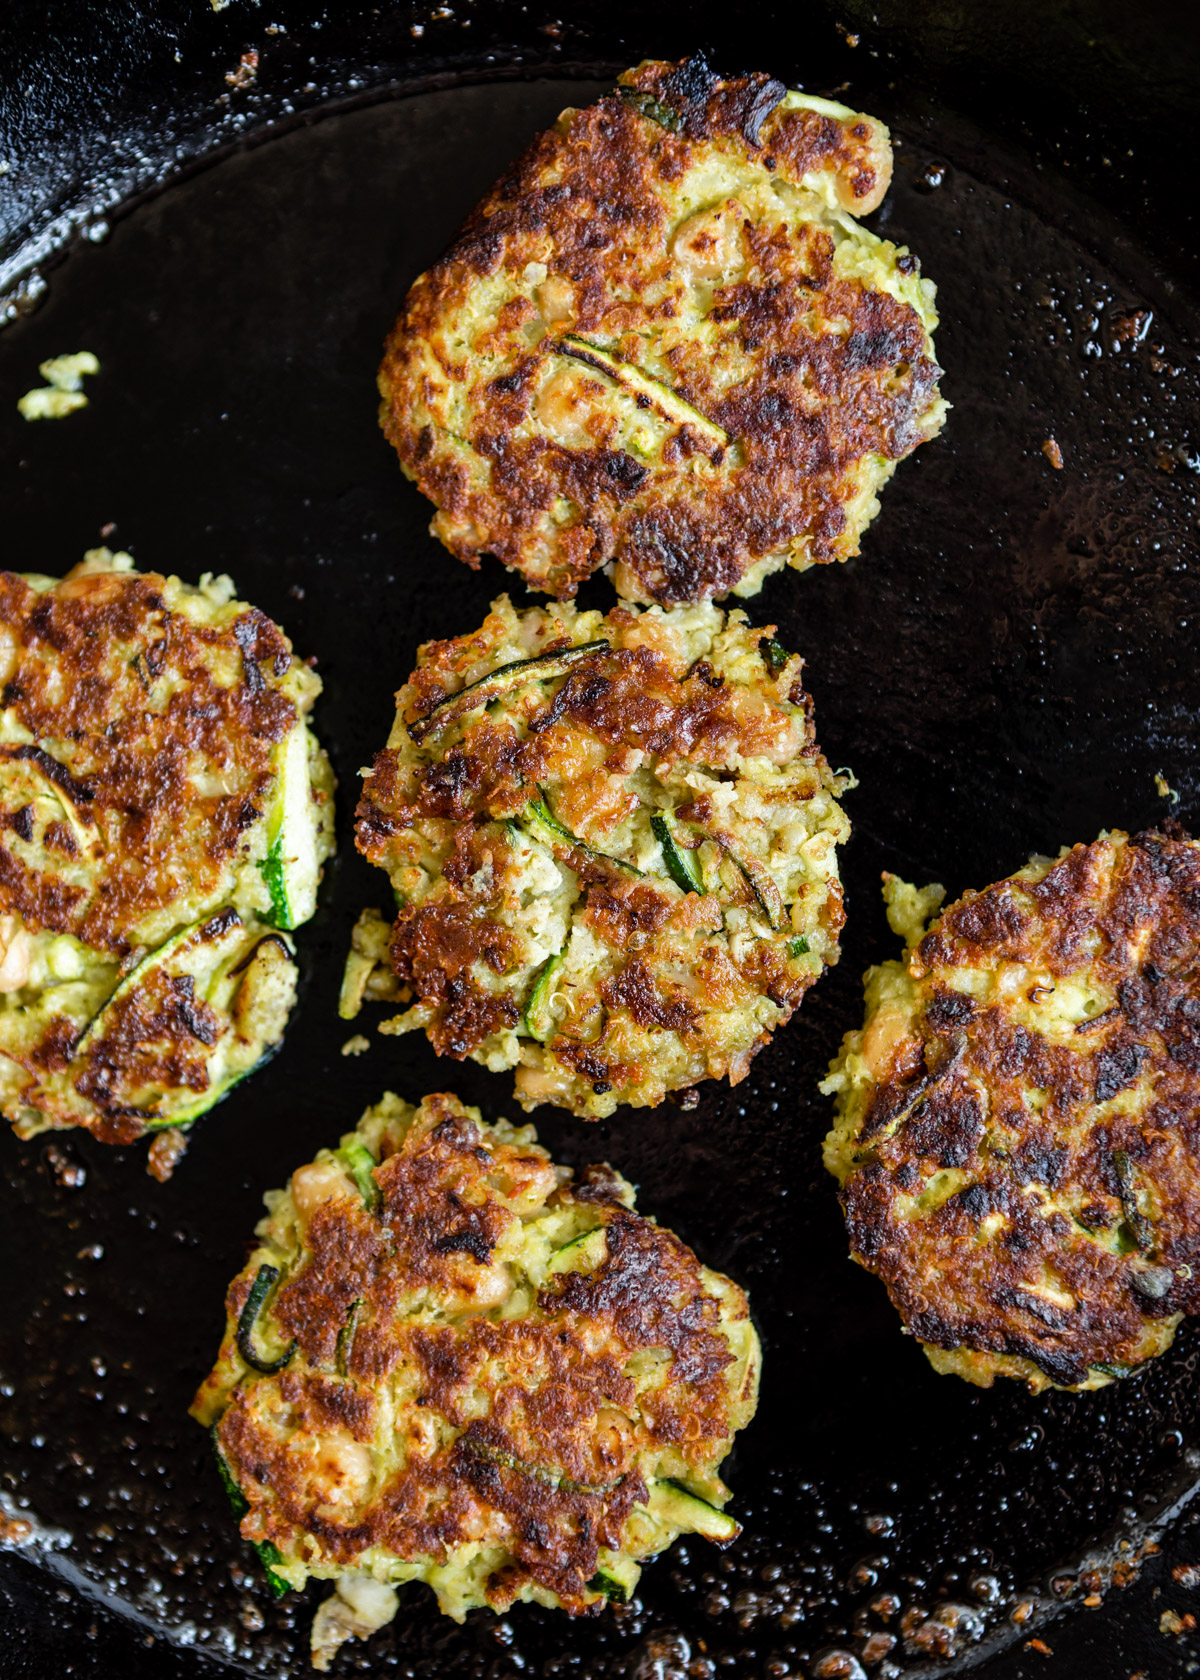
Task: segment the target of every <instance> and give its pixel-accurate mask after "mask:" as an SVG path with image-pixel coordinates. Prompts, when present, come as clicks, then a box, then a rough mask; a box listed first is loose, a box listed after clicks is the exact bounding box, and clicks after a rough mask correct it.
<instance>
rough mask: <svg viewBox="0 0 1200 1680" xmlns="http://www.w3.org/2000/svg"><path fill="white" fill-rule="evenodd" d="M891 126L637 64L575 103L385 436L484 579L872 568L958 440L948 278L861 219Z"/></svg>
mask: <svg viewBox="0 0 1200 1680" xmlns="http://www.w3.org/2000/svg"><path fill="white" fill-rule="evenodd" d="M890 177H891V147H890V143H889V139H888V135H887V131H886V129H885V128H884V127H883V125H882V124H881V123H878V122H876V121H875V120H874V119H873V118H870V117H866V116H863V115H861V114H859V113H856V112H854V111H851V110H849V109H847V108H846V107H845V106H841V105H835V104H833V103H831V102H830V101H828V100H822V99H816V98H813V97H810V96H808V95H804V94H794V93H788V92H786V90H785V89H784V87H783V85H782V84H781V83H779V82H776V81H773V80H771V79H770V78H769V77H767V76H764V75H761V74H756V75H749V76H739V77H733V78H729V79H721V78H718V77H716V76H714V75H713V74H712V73H711V72H710V71H709V70H708V68H707V66H706V65H705V64H704V63H703V61H702V60H700V59H690V60H687V61H685V62H683V63H681V64H678V65H673V64H667V63H650V62H648V63H644V64H642V65H640V66H638V68H637V69H635V70H631V71H627V72H626V73H625V74H624V75H623V76H622V77H621V78H620V85H619V87H618V89H617V91H616V92H615V93H614V94H612V95H611V96H609V97H606V98H603V99H601V100H599V101H598V102H597V103H596V104H595V105H591V106H589V107H587V108H586V109H584V110H566V111H564V112H563V114H562V116H561V117H560V118H559V120H558V122H557V124H556V125H555V127H554V128H553V129H551V130H550V131H549V132H548V133H546V134H544V135H542V136H541V137H540V139H538V140H537V141H535V142H534V144H533V145H532V146H531V147H530V149H529V151H528V152H526V154H525V155H524V157H523V158H521V159H520V160H519V161H518V162H517V163H516V164H515V165H514V166H513V167H512V169H511V170H510V171H509V172H508V174H507V175H506V176H505V177H504V178H503V179H502V180H501V181H500V182H499V183H498V185H497V186H496V187H495V188H494V189H493V191H492V192H491V194H490V195H489V196H488V197H487V198H486V199H484V201H483V203H482V204H480V206H479V207H478V209H477V210H476V211H475V212H474V214H473V215H472V216H471V218H470V219H469V220H468V222H467V224H466V226H465V227H464V229H463V231H462V233H461V234H460V235H459V237H458V239H457V240H456V242H455V243H454V244H453V245H452V246H451V248H450V250H449V251H448V252H447V253H446V255H445V256H444V257H443V258H442V259H441V260H440V261H439V262H437V263H436V264H435V265H434V266H433V268H431V269H430V270H429V271H428V273H426V274H423V275H422V276H421V277H420V278H419V279H418V280H417V281H416V282H415V283H414V285H413V287H412V289H411V291H410V292H409V295H408V298H407V300H406V302H405V305H404V309H403V311H402V313H401V315H400V318H399V320H398V322H397V324H396V326H395V328H394V330H393V332H392V335H391V337H390V338H389V340H388V344H387V349H386V353H385V356H384V361H383V365H382V367H381V369H380V374H379V385H380V391H381V393H382V396H383V406H382V410H381V419H382V424H383V428H384V431H385V432H386V434H387V436H388V438H389V439H390V441H391V442H392V443H393V444H394V445H395V448H396V450H397V452H398V453H399V456H400V460H401V464H402V465H403V467H404V470H405V472H406V473H407V474H408V475H409V476H410V477H411V478H415V479H416V481H417V483H418V484H419V486H420V488H421V489H422V490H423V491H424V493H425V494H426V495H427V496H428V497H429V498H430V499H431V500H432V501H433V502H434V503H435V504H436V506H437V508H438V510H439V511H438V513H437V516H436V518H435V519H434V522H433V526H432V529H433V532H434V534H435V535H436V536H437V537H438V538H440V540H441V541H442V542H443V543H445V545H446V546H447V547H448V548H449V549H450V550H451V552H452V553H454V554H456V555H457V556H458V557H459V559H461V560H465V561H466V562H467V563H468V564H470V565H477V564H478V562H479V556H480V554H481V553H484V552H487V553H491V554H495V555H496V556H497V557H498V558H499V559H500V560H502V561H503V562H504V564H505V565H506V566H509V567H511V568H512V569H513V570H514V571H517V572H519V573H520V574H521V575H522V576H523V577H524V578H525V580H526V582H527V583H528V584H529V585H530V586H531V587H532V588H536V589H542V590H545V591H546V592H547V593H549V594H553V595H557V596H559V597H560V598H561V597H565V596H569V595H572V594H574V593H575V590H576V589H577V587H578V585H579V583H580V581H581V580H582V579H584V578H586V577H588V576H590V575H591V574H592V573H593V572H595V571H596V570H597V569H598V568H599V567H601V566H605V565H607V564H608V563H609V562H615V571H614V577H615V581H616V584H617V587H618V589H619V590H620V591H621V593H622V594H623V595H626V596H627V597H629V598H630V599H634V600H643V601H646V600H657V601H661V602H664V603H674V602H685V601H686V602H694V601H699V600H704V599H707V598H709V597H711V596H719V595H723V594H725V593H727V592H728V591H730V590H736V591H737V592H738V593H741V594H750V593H753V592H754V591H755V590H757V589H758V588H759V587H760V586H761V583H762V580H763V578H764V577H765V576H766V575H767V573H769V572H772V571H775V570H778V569H779V567H781V566H782V565H784V564H785V563H788V564H791V565H793V566H797V567H799V568H800V569H803V568H805V567H807V566H809V565H813V564H820V563H824V562H828V561H831V560H842V559H845V558H847V557H848V556H849V555H852V554H856V553H857V552H858V541H859V537H860V535H861V533H862V531H863V529H864V528H865V527H866V525H867V524H868V523H869V522H870V520H871V519H872V518H873V517H874V514H875V513H876V511H877V509H878V501H877V499H876V493H877V491H878V490H879V489H880V488H881V487H882V485H883V484H884V483H885V482H886V480H887V479H888V477H890V475H891V473H892V471H893V470H894V468H895V464H896V462H897V461H898V460H900V459H901V458H902V457H903V456H905V455H907V454H909V453H910V452H911V451H912V450H913V449H914V448H915V447H916V446H917V444H919V443H921V442H922V441H924V440H925V439H927V438H929V437H932V436H933V435H934V434H935V433H936V432H937V431H938V430H939V428H940V426H941V424H942V419H943V416H944V411H945V405H944V403H943V402H942V400H941V398H940V396H939V394H938V388H937V380H938V374H939V369H938V368H937V366H936V364H935V362H934V359H933V343H932V339H931V337H930V334H931V332H932V330H933V328H934V326H936V315H935V313H934V308H933V296H934V293H933V287H932V286H931V285H930V283H929V282H928V281H925V280H922V279H921V278H920V274H919V269H918V264H917V261H916V258H915V257H913V256H912V255H910V253H909V252H907V251H906V250H903V249H897V248H896V247H895V246H893V245H891V244H889V243H888V242H887V241H884V240H880V239H878V238H876V237H875V236H874V235H873V234H871V233H868V232H867V231H866V230H865V229H864V228H862V227H860V226H859V225H858V223H857V222H855V221H854V220H853V219H852V217H851V215H850V214H849V212H851V211H856V212H858V213H860V214H861V213H865V212H866V211H869V210H873V209H875V208H876V207H877V205H878V204H879V203H880V201H881V200H882V198H883V195H884V193H885V192H886V190H887V185H888V181H889V180H890Z"/></svg>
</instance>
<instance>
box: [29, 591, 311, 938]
mask: <svg viewBox="0 0 1200 1680" xmlns="http://www.w3.org/2000/svg"><path fill="white" fill-rule="evenodd" d="M164 584H165V580H164V579H163V578H161V577H159V576H156V575H155V574H153V573H148V574H144V575H141V576H138V575H124V574H120V573H110V572H106V573H97V574H92V575H83V576H78V577H72V578H70V579H67V580H66V581H65V582H63V583H61V584H59V585H58V586H57V587H55V588H54V589H52V590H50V591H48V592H47V593H44V594H39V593H37V592H36V591H35V590H33V589H31V588H30V586H29V585H28V584H27V583H25V582H24V581H23V580H22V579H21V578H20V577H18V576H17V575H16V574H15V573H13V572H2V573H0V624H3V626H4V628H5V629H6V630H7V632H8V633H9V635H11V637H12V638H13V639H14V642H15V644H16V645H15V648H14V649H13V652H12V657H11V661H6V664H7V666H8V678H7V681H6V683H5V685H4V689H3V694H2V696H0V701H2V704H3V706H4V708H5V709H6V710H8V711H9V713H10V714H11V716H12V717H14V718H15V719H16V720H17V721H18V722H19V724H20V725H22V726H23V727H24V729H26V730H28V731H29V733H30V734H31V735H32V736H33V737H34V739H35V740H36V741H37V742H39V743H45V744H47V745H48V746H49V747H50V748H51V751H49V752H47V751H44V750H43V749H42V748H41V747H38V748H32V747H17V748H12V747H10V748H6V749H3V750H4V751H6V752H7V754H8V755H9V756H13V755H14V754H15V755H17V756H20V755H25V756H29V755H31V754H32V755H33V756H34V757H35V758H36V761H37V763H38V764H39V766H40V767H41V768H42V770H44V771H45V772H46V774H48V775H50V776H52V777H53V778H54V779H55V780H57V781H59V782H60V785H62V786H63V787H64V788H65V790H66V791H67V792H68V793H69V794H70V795H71V797H72V798H73V800H74V801H75V802H76V805H77V807H78V809H79V810H80V812H81V813H82V814H83V815H84V816H85V817H86V818H87V819H88V820H89V821H90V822H91V823H93V824H94V825H95V828H96V830H97V831H98V839H97V842H96V843H95V845H94V847H93V851H94V861H93V862H91V863H90V864H89V867H88V882H89V885H88V886H82V885H73V884H70V882H69V881H64V880H63V879H61V878H60V877H59V875H57V874H56V873H54V872H52V869H51V868H48V867H47V864H48V863H50V864H53V862H54V857H55V856H57V857H59V858H62V859H72V860H73V859H75V858H76V857H77V850H78V848H77V843H76V840H75V837H74V835H73V834H72V833H71V831H70V829H69V828H68V827H66V825H65V824H57V825H55V824H51V825H50V826H49V828H48V830H47V834H46V837H45V838H46V847H47V851H48V852H49V853H51V854H52V856H51V857H50V858H47V857H46V856H44V855H39V853H38V852H36V851H35V852H34V853H32V854H31V852H30V851H29V849H28V848H27V846H26V845H25V844H24V842H26V841H28V839H29V838H30V833H29V821H28V813H27V812H25V813H24V814H23V810H22V808H19V807H18V808H14V809H12V810H4V811H0V907H2V908H3V909H5V910H8V911H15V912H16V913H17V914H18V915H19V916H20V917H21V920H22V922H23V923H24V925H25V926H26V927H27V928H28V929H29V930H30V931H31V932H38V931H41V930H43V929H46V930H49V931H52V932H55V933H70V934H74V935H75V936H76V937H77V938H78V939H80V940H82V941H83V942H84V944H86V945H88V946H90V947H91V948H92V949H93V950H96V951H102V952H111V953H113V954H114V955H124V954H126V953H127V952H128V951H129V950H130V948H131V944H132V942H133V941H132V940H131V930H133V929H135V928H136V927H137V924H138V923H139V922H140V921H142V920H143V919H144V918H145V917H146V916H148V915H150V914H151V913H153V912H157V911H160V910H162V909H163V908H164V907H166V906H168V905H170V904H171V903H172V902H174V901H175V900H178V899H183V898H187V899H189V900H192V901H196V900H200V901H203V900H204V899H205V898H206V897H209V898H210V901H211V895H212V894H214V893H216V892H217V891H218V889H219V888H220V886H221V883H222V882H223V880H224V878H225V877H226V875H227V874H228V872H229V871H230V869H231V866H232V865H233V864H234V862H235V860H236V859H237V858H238V855H239V852H240V851H241V849H242V845H243V836H244V834H245V831H246V829H247V828H249V827H250V826H251V825H252V824H253V823H255V822H256V821H258V819H259V818H260V817H261V815H262V800H263V797H264V796H265V794H266V792H267V790H268V788H269V785H270V783H271V779H272V771H271V766H270V755H271V749H272V747H273V745H274V744H275V742H277V741H279V740H281V739H282V738H283V736H284V735H285V734H286V733H287V731H288V729H289V728H290V727H291V725H292V724H293V723H294V721H295V718H296V707H295V706H294V704H293V703H292V701H291V700H290V699H288V698H287V696H286V695H284V694H282V693H280V692H279V691H278V690H277V688H275V687H274V686H272V684H271V683H270V682H269V681H268V680H267V676H270V675H273V676H276V677H278V676H282V675H283V673H284V672H286V671H287V670H288V668H289V666H290V665H291V659H292V655H291V647H290V644H289V643H288V641H287V639H286V637H285V636H284V635H283V633H282V631H280V630H279V629H278V628H277V627H276V626H275V625H274V624H273V623H272V622H271V621H270V620H269V619H268V618H266V617H264V615H263V614H262V613H260V612H258V611H257V610H255V609H253V608H250V609H247V610H246V611H245V612H244V613H242V615H241V616H240V617H239V618H238V619H237V621H236V622H235V623H234V624H233V625H232V626H230V627H229V628H228V629H226V630H222V631H218V630H216V629H212V628H209V627H206V626H202V625H197V624H194V623H192V622H190V621H189V620H188V619H187V618H186V617H185V616H184V615H183V614H181V613H178V612H170V611H168V610H167V608H166V605H165V603H164V600H163V596H162V590H163V588H164ZM224 672H227V673H228V675H227V676H225V678H224V680H222V678H221V676H220V675H219V674H218V673H224ZM264 673H266V675H264ZM168 696H169V698H168ZM197 764H199V766H200V768H201V769H202V770H204V771H207V772H209V773H210V774H213V775H218V774H219V776H220V777H221V779H222V781H223V784H224V786H225V788H226V789H227V791H225V792H222V793H213V794H202V793H201V792H199V791H198V790H197V788H196V787H195V786H193V785H192V784H191V781H190V775H191V773H192V772H193V770H194V769H195V768H196V766H197ZM63 778H65V780H63ZM50 830H54V832H53V833H52V832H50ZM39 865H40V867H39Z"/></svg>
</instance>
